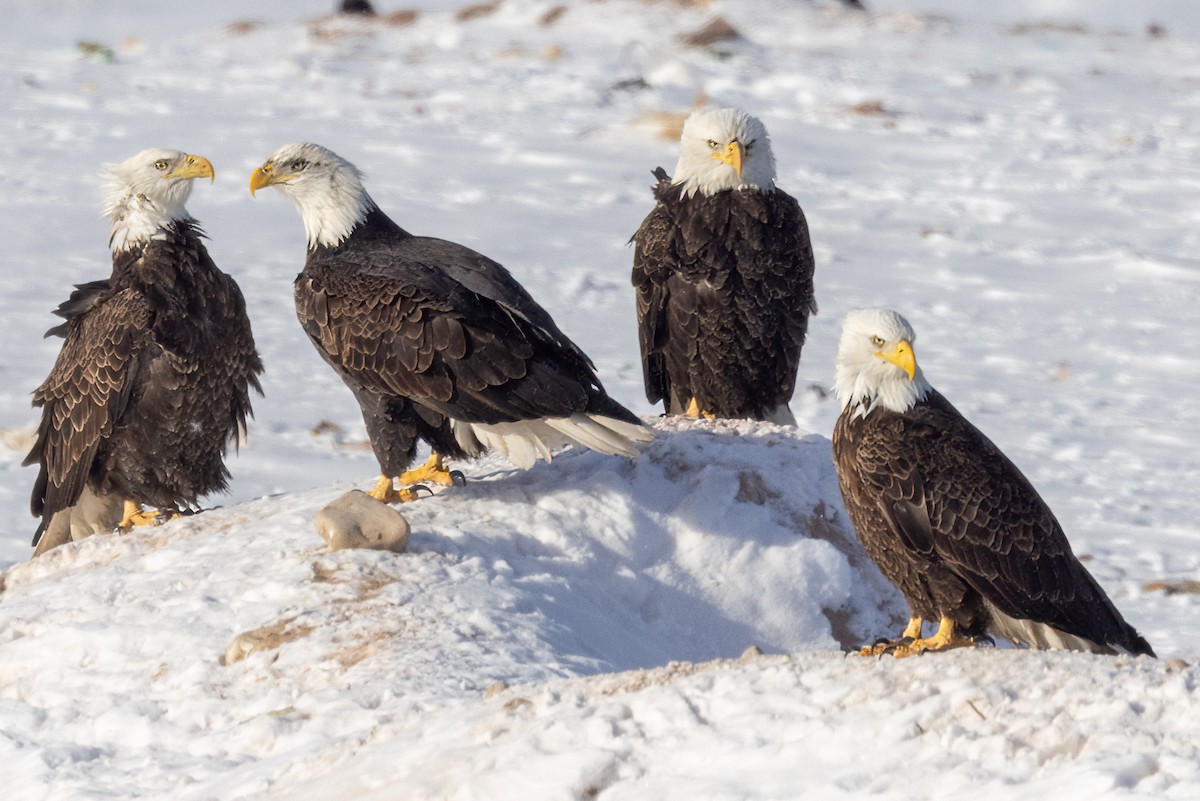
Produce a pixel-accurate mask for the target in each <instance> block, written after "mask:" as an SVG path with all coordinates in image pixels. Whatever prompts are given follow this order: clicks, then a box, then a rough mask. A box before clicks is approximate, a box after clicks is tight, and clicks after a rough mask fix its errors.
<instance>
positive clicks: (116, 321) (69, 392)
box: [25, 149, 262, 554]
mask: <svg viewBox="0 0 1200 801" xmlns="http://www.w3.org/2000/svg"><path fill="white" fill-rule="evenodd" d="M107 170H108V174H109V188H108V194H107V197H106V199H105V215H106V216H107V217H108V218H109V220H111V221H112V234H111V236H110V238H109V244H110V246H111V247H112V254H113V266H112V275H110V276H109V277H108V278H107V279H106V280H102V281H92V282H90V283H87V284H80V285H78V286H77V287H76V288H75V291H74V292H73V293H71V297H70V299H68V300H67V301H66V302H65V303H63V304H62V305H61V306H59V308H58V310H57V311H56V312H55V313H56V314H58V315H59V316H60V317H64V318H66V322H65V323H63V324H61V325H59V326H57V327H56V328H52V329H51V330H50V331H48V332H47V334H46V335H47V336H49V335H51V334H56V335H59V336H62V337H64V338H65V340H66V341H65V342H64V343H63V347H62V350H61V352H60V353H59V355H58V360H57V361H56V362H55V364H54V368H53V369H52V370H51V371H50V376H49V377H48V378H47V379H46V381H45V383H43V384H42V385H41V386H40V387H38V389H37V390H36V391H35V392H34V394H33V404H34V406H40V407H42V420H41V425H40V426H39V427H38V435H37V442H36V444H35V445H34V446H33V450H31V451H30V452H29V456H27V457H26V459H25V464H27V465H29V464H34V463H36V464H38V465H39V467H40V470H39V472H38V477H37V482H36V483H35V485H34V488H33V499H32V509H33V514H34V515H35V516H40V517H41V518H42V522H41V525H40V526H38V530H37V533H36V534H35V535H34V538H33V544H34V545H35V546H37V550H36V551H35V554H36V553H42V552H43V551H46V550H49V549H50V548H53V547H55V546H57V545H61V544H62V543H64V542H68V541H70V540H71V539H79V538H81V537H84V536H88V535H90V534H94V533H99V532H101V531H111V530H112V528H114V527H115V526H119V527H122V528H126V527H129V526H135V525H145V524H148V523H153V522H156V520H157V519H158V518H159V517H160V516H167V515H170V514H173V513H177V512H180V511H183V510H186V509H189V508H193V507H194V505H195V503H196V501H197V499H198V498H199V497H200V496H202V495H207V494H209V493H211V492H216V491H218V490H224V489H225V488H226V484H227V480H228V478H229V472H228V471H227V470H226V469H225V464H224V455H225V448H226V444H227V442H228V441H229V439H231V438H233V439H235V440H236V438H237V437H238V436H239V434H240V432H242V431H244V430H245V425H246V418H247V416H248V415H250V414H251V409H250V396H249V388H250V387H253V388H254V389H255V390H257V391H258V392H259V393H260V394H261V392H262V390H261V388H260V387H259V384H258V378H257V376H258V374H259V373H261V372H262V362H261V361H260V360H259V357H258V353H257V351H256V350H255V348H254V338H253V337H252V335H251V333H250V321H249V320H248V319H247V317H246V304H245V301H244V300H243V299H242V293H241V291H240V290H239V289H238V287H237V284H236V283H234V281H233V279H232V278H230V277H229V276H228V275H226V274H225V273H223V272H221V271H220V270H219V269H217V266H216V265H215V264H213V261H212V259H210V258H209V256H208V252H207V251H206V250H205V248H204V244H203V243H202V242H201V237H202V236H203V233H202V231H201V230H200V227H199V225H198V224H197V223H196V221H195V220H194V219H193V218H192V217H191V216H190V215H189V214H188V212H187V209H185V208H184V203H186V202H187V199H188V196H189V195H190V194H191V191H192V179H194V178H210V179H211V178H213V177H214V173H213V168H212V164H210V163H209V161H208V159H205V158H203V157H201V156H193V155H189V154H187V153H181V152H179V151H177V150H161V149H152V150H146V151H143V152H141V153H139V154H138V155H136V156H134V157H133V158H131V159H129V160H128V161H125V162H122V163H120V164H109V165H107ZM140 504H147V505H150V506H156V507H158V508H159V510H160V512H158V513H155V512H149V511H143V510H142V509H141V508H140V506H139V505H140Z"/></svg>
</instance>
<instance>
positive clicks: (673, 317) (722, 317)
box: [632, 109, 817, 425]
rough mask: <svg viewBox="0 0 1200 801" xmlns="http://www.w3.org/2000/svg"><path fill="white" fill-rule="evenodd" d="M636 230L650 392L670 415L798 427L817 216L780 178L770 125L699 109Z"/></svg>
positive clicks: (812, 306)
mask: <svg viewBox="0 0 1200 801" xmlns="http://www.w3.org/2000/svg"><path fill="white" fill-rule="evenodd" d="M654 175H655V176H656V177H657V178H658V185H657V186H656V187H654V197H655V199H656V200H657V201H658V202H657V204H656V205H655V207H654V210H653V211H651V212H650V214H649V216H647V217H646V219H645V220H644V221H643V222H642V225H641V227H640V228H639V229H638V231H637V233H636V234H634V235H633V240H632V241H633V242H634V244H635V248H634V257H633V285H634V287H635V288H636V290H637V316H638V332H639V335H640V336H639V341H640V344H641V351H642V368H643V375H644V378H645V384H646V398H647V399H648V400H649V401H650V402H651V403H658V402H659V401H660V400H661V401H663V403H664V404H665V406H666V411H667V413H668V414H688V415H690V416H693V417H696V416H706V417H733V418H747V419H751V420H770V421H773V422H777V423H786V424H791V425H794V424H795V422H796V420H795V418H794V417H793V416H792V412H791V410H790V409H789V408H788V401H789V400H790V399H791V397H792V391H793V390H794V389H795V386H796V371H797V369H798V366H799V363H800V349H801V347H802V346H803V345H804V336H805V333H806V332H807V330H808V316H809V314H815V313H816V311H817V303H816V300H815V299H814V297H813V251H812V243H811V242H810V241H809V238H808V223H807V222H806V221H805V219H804V212H803V211H801V210H800V205H799V204H798V203H797V202H796V200H795V199H794V198H792V197H791V196H790V195H788V194H787V193H786V192H784V191H783V190H782V189H779V188H777V187H776V186H775V157H774V156H773V155H772V153H771V141H770V139H769V138H768V137H767V129H766V128H765V127H763V124H762V123H761V122H760V121H759V120H758V119H756V118H755V117H752V116H750V115H749V114H746V113H744V112H741V111H737V110H736V109H715V110H701V111H696V112H694V113H693V114H692V115H691V116H690V117H688V119H687V121H686V122H685V123H684V125H683V135H682V137H681V139H680V143H679V163H678V164H676V166H675V177H674V179H673V180H672V179H671V178H669V177H668V176H667V174H666V173H665V172H664V171H663V170H662V168H661V167H660V168H658V169H657V170H655V172H654Z"/></svg>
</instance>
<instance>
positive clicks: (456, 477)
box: [450, 470, 467, 487]
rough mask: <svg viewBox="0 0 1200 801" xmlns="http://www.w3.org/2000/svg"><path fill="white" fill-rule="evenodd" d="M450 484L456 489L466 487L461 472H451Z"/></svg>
mask: <svg viewBox="0 0 1200 801" xmlns="http://www.w3.org/2000/svg"><path fill="white" fill-rule="evenodd" d="M450 482H451V483H452V484H453V485H454V486H456V487H465V486H467V477H466V476H464V475H463V473H462V471H461V470H451V471H450Z"/></svg>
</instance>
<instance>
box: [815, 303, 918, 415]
mask: <svg viewBox="0 0 1200 801" xmlns="http://www.w3.org/2000/svg"><path fill="white" fill-rule="evenodd" d="M916 338H917V335H916V333H915V332H914V331H913V329H912V326H911V325H909V324H908V320H905V319H904V318H903V317H901V316H900V315H899V314H897V313H896V312H894V311H892V310H891V309H860V310H858V311H852V312H850V313H849V314H847V315H846V317H845V319H844V320H843V321H842V339H841V341H840V342H839V343H838V353H837V376H836V380H835V384H834V391H835V392H836V393H837V396H838V400H839V401H841V403H842V406H843V407H844V408H846V407H851V408H853V412H854V414H856V415H858V416H859V417H865V416H866V415H867V414H869V413H870V412H871V410H872V409H874V408H875V407H876V406H882V407H884V408H885V409H890V410H891V411H893V412H897V413H903V412H906V411H908V410H909V409H911V408H912V407H913V405H914V404H916V403H917V402H918V401H921V400H924V399H925V397H926V396H928V395H929V393H930V391H931V390H932V389H933V387H931V386H930V385H929V382H928V381H926V380H925V376H924V374H922V373H921V368H920V367H918V366H917V356H916V353H915V352H914V351H913V341H914V340H915V339H916Z"/></svg>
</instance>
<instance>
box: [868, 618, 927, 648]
mask: <svg viewBox="0 0 1200 801" xmlns="http://www.w3.org/2000/svg"><path fill="white" fill-rule="evenodd" d="M924 622H925V621H924V620H922V619H921V618H919V617H915V616H914V617H910V618H909V619H908V625H907V626H905V627H904V633H903V634H901V635H900V639H898V640H889V639H888V638H887V637H880V638H879V639H878V640H876V641H875V642H873V643H871V644H870V645H864V646H863V647H862V648H859V649H858V653H859V655H860V656H883V655H884V654H886V653H889V652H890V651H891V650H892V649H893V648H895V647H897V646H899V645H904V644H906V643H911V642H913V641H914V640H919V639H920V638H921V625H922V624H923V623H924Z"/></svg>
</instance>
